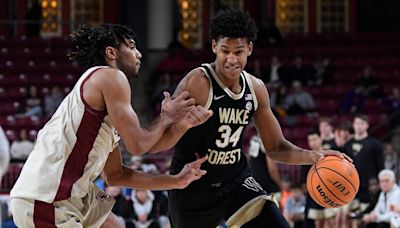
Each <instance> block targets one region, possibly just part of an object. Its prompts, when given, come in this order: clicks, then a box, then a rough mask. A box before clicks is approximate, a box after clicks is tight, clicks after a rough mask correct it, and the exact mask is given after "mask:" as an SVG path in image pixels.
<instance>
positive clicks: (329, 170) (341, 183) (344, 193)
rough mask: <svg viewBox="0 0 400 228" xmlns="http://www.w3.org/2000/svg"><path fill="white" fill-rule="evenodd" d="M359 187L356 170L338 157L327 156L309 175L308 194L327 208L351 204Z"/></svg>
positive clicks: (315, 165)
mask: <svg viewBox="0 0 400 228" xmlns="http://www.w3.org/2000/svg"><path fill="white" fill-rule="evenodd" d="M359 186H360V179H359V177H358V172H357V170H356V168H355V167H354V166H353V165H352V164H351V163H350V162H349V161H347V160H346V159H341V158H339V157H337V156H326V157H325V158H324V159H323V160H321V161H319V162H317V163H316V164H314V165H313V166H312V167H311V169H310V171H309V172H308V175H307V190H308V193H309V194H310V196H311V198H312V199H313V200H314V201H315V202H316V203H318V204H319V205H321V206H323V207H326V208H333V207H341V206H344V205H346V204H348V203H350V202H351V201H352V200H353V199H354V197H355V196H356V194H357V192H358V187H359Z"/></svg>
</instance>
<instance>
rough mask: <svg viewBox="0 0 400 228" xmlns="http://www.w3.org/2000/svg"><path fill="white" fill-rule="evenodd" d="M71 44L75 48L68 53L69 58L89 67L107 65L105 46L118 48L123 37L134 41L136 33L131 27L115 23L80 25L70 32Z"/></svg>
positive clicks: (123, 41)
mask: <svg viewBox="0 0 400 228" xmlns="http://www.w3.org/2000/svg"><path fill="white" fill-rule="evenodd" d="M71 38H72V44H73V45H74V47H75V48H76V50H74V51H71V52H70V53H68V56H69V57H70V59H71V60H75V61H77V62H78V63H79V64H81V65H83V66H85V67H87V68H89V67H93V66H100V65H104V66H105V65H107V64H106V60H105V52H104V50H105V48H106V47H108V46H111V47H114V48H117V49H118V48H119V47H120V45H121V43H125V42H126V41H125V39H133V40H134V41H136V34H135V33H134V32H133V31H132V29H130V28H128V27H126V26H124V25H117V24H102V25H100V26H98V27H90V26H88V25H82V26H80V27H79V28H78V29H77V30H76V31H75V32H73V33H72V34H71Z"/></svg>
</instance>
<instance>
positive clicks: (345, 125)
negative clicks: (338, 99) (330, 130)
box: [336, 120, 354, 133]
mask: <svg viewBox="0 0 400 228" xmlns="http://www.w3.org/2000/svg"><path fill="white" fill-rule="evenodd" d="M336 130H343V131H348V132H350V133H353V131H354V130H353V125H352V124H351V122H350V121H347V120H346V121H343V122H341V123H340V124H339V125H338V126H337V127H336Z"/></svg>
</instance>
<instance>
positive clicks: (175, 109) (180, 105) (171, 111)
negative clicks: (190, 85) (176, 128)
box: [161, 91, 195, 122]
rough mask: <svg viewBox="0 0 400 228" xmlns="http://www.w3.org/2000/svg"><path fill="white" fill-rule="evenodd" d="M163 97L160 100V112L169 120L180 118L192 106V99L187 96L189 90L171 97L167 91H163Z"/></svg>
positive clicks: (174, 120)
mask: <svg viewBox="0 0 400 228" xmlns="http://www.w3.org/2000/svg"><path fill="white" fill-rule="evenodd" d="M163 94H164V99H163V101H162V102H161V113H162V114H163V115H165V116H167V117H168V118H169V119H170V120H171V122H177V121H179V120H181V119H182V118H183V117H184V116H185V115H186V114H187V113H188V112H189V110H190V109H191V108H192V107H193V106H194V103H195V102H194V99H193V98H189V92H187V91H184V92H182V93H181V94H179V95H178V96H176V97H174V98H171V95H170V94H169V93H168V92H164V93H163Z"/></svg>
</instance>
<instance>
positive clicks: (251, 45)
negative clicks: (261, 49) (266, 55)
mask: <svg viewBox="0 0 400 228" xmlns="http://www.w3.org/2000/svg"><path fill="white" fill-rule="evenodd" d="M251 53H253V42H252V41H250V42H249V52H248V53H247V56H250V55H251Z"/></svg>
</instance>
